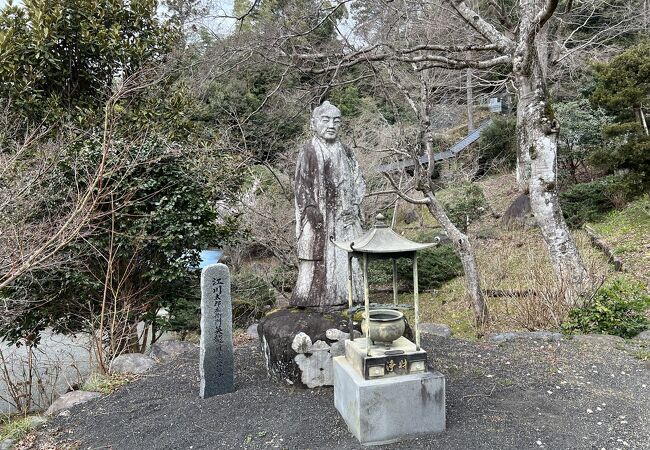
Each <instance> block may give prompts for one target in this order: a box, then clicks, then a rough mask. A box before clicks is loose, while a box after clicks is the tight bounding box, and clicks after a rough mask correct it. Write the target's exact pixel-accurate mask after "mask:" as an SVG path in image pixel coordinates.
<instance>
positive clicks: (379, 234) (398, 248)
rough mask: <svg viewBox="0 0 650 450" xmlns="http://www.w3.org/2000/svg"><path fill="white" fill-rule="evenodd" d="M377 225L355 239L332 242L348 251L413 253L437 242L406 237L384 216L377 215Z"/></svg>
mask: <svg viewBox="0 0 650 450" xmlns="http://www.w3.org/2000/svg"><path fill="white" fill-rule="evenodd" d="M376 219H377V221H376V222H375V225H374V226H373V227H372V228H371V229H370V230H368V231H367V232H366V233H365V234H363V235H361V236H359V237H358V238H356V239H354V240H353V241H335V240H333V239H331V240H332V243H333V244H334V245H336V246H337V247H338V248H340V249H342V250H345V251H346V252H348V253H412V252H417V251H418V250H423V249H425V248H429V247H433V246H434V245H436V244H437V242H430V243H426V244H421V243H419V242H413V241H411V240H410V239H406V238H405V237H404V236H400V235H399V234H397V233H395V232H394V231H393V230H392V229H391V228H390V227H389V226H388V225H386V223H385V222H384V216H383V215H381V214H378V215H377V218H376Z"/></svg>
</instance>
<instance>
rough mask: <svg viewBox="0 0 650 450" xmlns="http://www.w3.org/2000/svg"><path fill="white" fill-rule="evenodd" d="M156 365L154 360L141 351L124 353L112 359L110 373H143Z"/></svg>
mask: <svg viewBox="0 0 650 450" xmlns="http://www.w3.org/2000/svg"><path fill="white" fill-rule="evenodd" d="M155 365H156V360H155V359H153V358H151V357H149V356H147V355H143V354H142V353H124V354H122V355H120V356H118V357H117V358H115V359H114V360H113V362H112V363H111V367H110V372H111V373H136V374H139V373H144V372H146V371H147V370H149V369H151V368H152V367H153V366H155Z"/></svg>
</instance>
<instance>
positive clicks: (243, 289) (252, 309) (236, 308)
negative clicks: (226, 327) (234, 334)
mask: <svg viewBox="0 0 650 450" xmlns="http://www.w3.org/2000/svg"><path fill="white" fill-rule="evenodd" d="M274 303H275V296H274V295H273V292H272V291H271V288H270V286H269V285H268V284H267V283H266V281H264V280H263V279H262V278H260V277H259V276H257V275H255V274H254V273H252V272H240V273H237V274H235V275H234V276H233V277H232V323H233V325H234V326H235V327H238V328H245V327H246V326H248V325H250V324H251V323H253V322H256V321H257V320H258V319H260V318H261V317H262V316H263V315H264V313H265V312H266V311H268V309H270V308H271V306H273V304H274Z"/></svg>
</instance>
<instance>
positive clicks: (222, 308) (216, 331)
mask: <svg viewBox="0 0 650 450" xmlns="http://www.w3.org/2000/svg"><path fill="white" fill-rule="evenodd" d="M199 364H200V367H199V369H200V372H201V392H200V395H201V398H207V397H212V396H213V395H219V394H225V393H227V392H232V391H234V390H235V385H234V376H233V372H234V360H233V346H232V303H231V300H230V272H229V270H228V267H227V266H226V265H225V264H212V265H210V266H208V267H206V268H205V269H203V271H202V272H201V356H200V363H199Z"/></svg>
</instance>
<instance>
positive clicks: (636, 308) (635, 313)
mask: <svg viewBox="0 0 650 450" xmlns="http://www.w3.org/2000/svg"><path fill="white" fill-rule="evenodd" d="M648 309H650V295H648V293H647V292H646V291H645V289H644V286H643V284H642V283H637V282H631V281H626V280H624V279H622V278H619V279H616V280H614V281H612V282H609V283H607V284H605V285H603V286H602V287H600V288H599V289H598V291H597V292H596V295H595V296H594V298H593V300H592V301H591V302H589V304H587V305H585V306H583V307H580V308H574V309H572V310H571V311H569V316H568V319H567V321H566V322H565V323H564V324H563V325H562V328H563V329H564V330H565V331H566V332H569V333H574V332H581V333H603V334H611V335H614V336H621V337H624V338H631V337H634V336H636V335H637V334H639V333H641V332H642V331H644V330H647V329H648V328H650V321H649V320H648V317H647V316H646V313H647V311H648Z"/></svg>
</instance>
